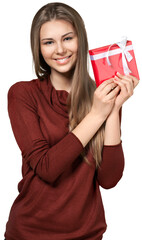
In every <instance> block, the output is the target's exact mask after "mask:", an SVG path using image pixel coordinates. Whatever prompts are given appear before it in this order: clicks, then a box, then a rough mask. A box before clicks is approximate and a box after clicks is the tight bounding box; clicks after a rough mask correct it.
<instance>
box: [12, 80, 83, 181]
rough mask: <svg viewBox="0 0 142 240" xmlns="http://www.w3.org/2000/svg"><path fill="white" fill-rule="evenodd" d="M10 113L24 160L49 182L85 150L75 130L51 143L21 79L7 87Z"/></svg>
mask: <svg viewBox="0 0 142 240" xmlns="http://www.w3.org/2000/svg"><path fill="white" fill-rule="evenodd" d="M8 114H9V118H10V122H11V126H12V130H13V133H14V136H15V139H16V142H17V144H18V146H19V148H20V150H21V152H22V156H23V161H26V163H27V164H29V166H30V167H31V168H32V169H33V171H34V172H35V174H37V175H38V176H39V177H40V178H41V179H42V180H44V181H46V182H49V183H53V182H54V181H55V180H56V179H57V178H58V177H59V176H60V175H61V174H62V173H63V172H64V170H65V168H66V167H68V165H69V164H71V163H72V162H73V161H75V160H76V158H77V157H78V156H79V155H80V153H81V152H82V151H83V145H82V143H81V142H80V140H79V139H78V138H77V137H76V136H75V135H74V134H73V133H72V132H69V133H68V134H67V135H66V136H65V137H64V138H63V139H61V140H60V141H59V142H58V143H57V144H55V145H54V146H52V147H50V145H49V142H48V139H45V137H44V136H43V134H42V132H41V129H40V125H39V116H38V112H37V107H36V104H35V102H34V99H33V98H32V97H31V95H30V94H29V91H28V89H27V88H26V87H25V85H24V84H22V82H17V83H15V84H13V85H12V86H11V87H10V89H9V91H8Z"/></svg>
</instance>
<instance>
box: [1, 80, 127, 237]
mask: <svg viewBox="0 0 142 240" xmlns="http://www.w3.org/2000/svg"><path fill="white" fill-rule="evenodd" d="M68 94H69V93H68V92H66V91H65V90H56V89H55V88H54V87H53V86H52V83H51V81H50V79H48V80H44V81H40V80H39V79H34V80H31V81H28V82H26V81H20V82H17V83H15V84H13V85H12V86H11V87H10V89H9V91H8V113H9V117H10V121H11V126H12V130H13V133H14V136H15V139H16V141H17V144H18V146H19V148H20V150H21V154H22V176H23V178H22V180H21V181H20V182H19V184H18V191H19V195H18V196H17V198H16V199H15V201H14V203H13V205H12V207H11V211H10V215H9V219H8V222H7V225H6V232H5V237H6V239H7V240H81V239H82V240H83V239H85V240H100V239H101V238H102V235H103V233H104V232H105V230H106V226H107V225H106V221H105V214H104V208H103V204H102V199H101V194H100V189H99V185H100V186H102V187H103V188H106V189H108V188H112V187H114V186H115V185H116V184H117V182H118V181H119V180H120V178H121V177H122V173H123V169H124V154H123V149H122V141H121V142H120V143H119V144H117V145H111V146H107V145H104V147H103V151H102V163H101V167H100V168H99V170H98V171H96V167H95V164H93V165H92V167H90V166H89V165H88V164H87V163H86V162H85V161H83V159H82V157H81V155H80V154H81V152H82V151H83V145H82V143H81V142H80V140H79V139H78V138H77V137H76V136H75V135H74V134H73V133H72V132H69V129H68V124H69V119H68V110H67V106H66V101H67V97H68ZM87 156H88V159H89V160H90V161H91V162H92V163H94V160H93V157H92V155H91V153H90V152H88V154H87Z"/></svg>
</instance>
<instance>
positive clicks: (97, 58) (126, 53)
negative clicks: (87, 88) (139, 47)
mask: <svg viewBox="0 0 142 240" xmlns="http://www.w3.org/2000/svg"><path fill="white" fill-rule="evenodd" d="M89 55H90V58H91V63H92V67H93V72H94V76H95V81H96V86H97V87H98V86H99V85H100V84H101V83H102V82H104V81H105V80H107V79H110V78H113V77H115V75H116V73H117V72H119V73H121V74H123V75H128V74H131V75H133V76H135V77H136V78H138V79H140V78H139V73H138V69H137V64H136V59H135V54H134V49H133V45H132V41H127V39H126V38H124V39H123V40H122V41H121V42H117V43H114V44H111V45H107V46H104V47H100V48H95V49H92V50H89Z"/></svg>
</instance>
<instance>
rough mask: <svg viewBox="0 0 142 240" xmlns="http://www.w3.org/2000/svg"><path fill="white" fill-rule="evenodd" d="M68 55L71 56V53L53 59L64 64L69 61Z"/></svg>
mask: <svg viewBox="0 0 142 240" xmlns="http://www.w3.org/2000/svg"><path fill="white" fill-rule="evenodd" d="M70 57H71V55H70V56H67V57H64V58H57V59H55V61H56V62H57V63H59V64H65V63H67V62H69V61H70Z"/></svg>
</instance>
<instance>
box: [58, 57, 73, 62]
mask: <svg viewBox="0 0 142 240" xmlns="http://www.w3.org/2000/svg"><path fill="white" fill-rule="evenodd" d="M69 57H70V56H68V57H66V58H63V59H56V61H59V62H64V61H65V60H66V59H68V58H69Z"/></svg>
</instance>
